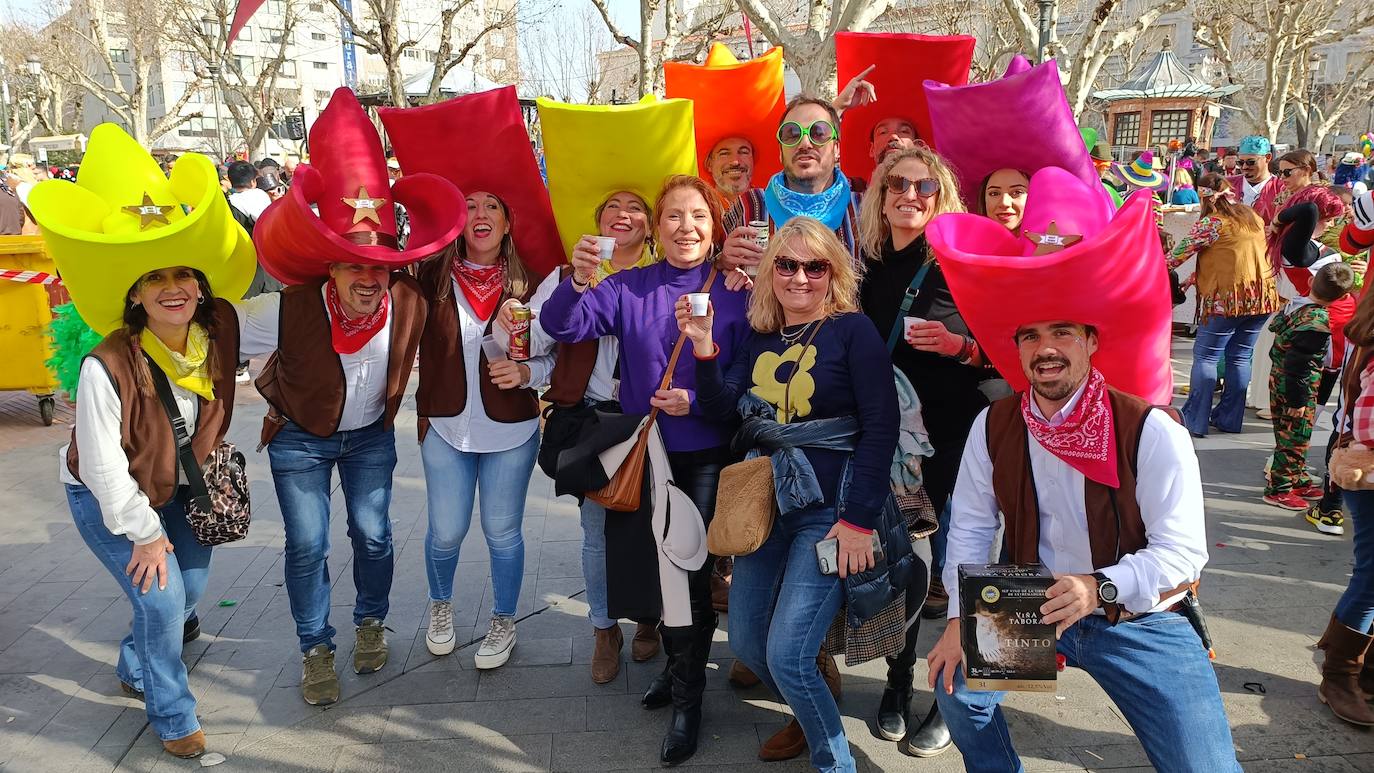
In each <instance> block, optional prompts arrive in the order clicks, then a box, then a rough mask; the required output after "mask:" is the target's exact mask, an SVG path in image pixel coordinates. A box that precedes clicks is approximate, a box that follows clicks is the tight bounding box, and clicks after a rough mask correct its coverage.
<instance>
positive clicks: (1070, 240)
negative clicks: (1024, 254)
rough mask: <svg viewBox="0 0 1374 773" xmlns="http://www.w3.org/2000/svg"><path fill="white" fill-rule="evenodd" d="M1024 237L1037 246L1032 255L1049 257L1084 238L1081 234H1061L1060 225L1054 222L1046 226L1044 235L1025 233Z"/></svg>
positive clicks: (1031, 232) (1032, 232)
mask: <svg viewBox="0 0 1374 773" xmlns="http://www.w3.org/2000/svg"><path fill="white" fill-rule="evenodd" d="M1022 235H1023V236H1025V237H1026V238H1027V239H1030V240H1031V241H1032V242H1034V243H1035V244H1036V248H1035V252H1033V253H1031V254H1032V255H1048V254H1050V253H1051V252H1058V251H1060V250H1062V249H1064V248H1065V247H1070V246H1073V245H1074V244H1077V243H1078V242H1081V241H1083V237H1082V236H1080V235H1079V234H1061V233H1059V224H1058V223H1056V222H1054V221H1053V220H1051V221H1050V224H1049V225H1047V226H1045V232H1044V233H1036V232H1034V231H1025V232H1023V233H1022Z"/></svg>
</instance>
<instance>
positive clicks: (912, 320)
mask: <svg viewBox="0 0 1374 773" xmlns="http://www.w3.org/2000/svg"><path fill="white" fill-rule="evenodd" d="M902 319H903V320H904V323H905V328H904V332H905V333H906V336H907V337H908V338H910V337H911V329H912V328H913V327H916V326H917V325H919V324H921V323H923V322H925V319H923V318H921V317H903V318H902Z"/></svg>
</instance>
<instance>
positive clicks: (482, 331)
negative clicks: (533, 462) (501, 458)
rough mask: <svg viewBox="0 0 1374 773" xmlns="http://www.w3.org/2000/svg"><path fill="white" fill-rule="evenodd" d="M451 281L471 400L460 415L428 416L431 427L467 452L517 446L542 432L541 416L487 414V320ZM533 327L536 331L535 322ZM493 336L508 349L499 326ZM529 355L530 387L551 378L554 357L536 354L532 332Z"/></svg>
mask: <svg viewBox="0 0 1374 773" xmlns="http://www.w3.org/2000/svg"><path fill="white" fill-rule="evenodd" d="M452 283H453V300H454V305H455V306H457V307H458V335H459V337H460V338H461V340H462V345H463V362H464V363H465V365H466V367H464V368H463V375H464V376H465V377H466V378H467V382H468V399H467V402H466V404H464V405H463V412H462V413H460V414H458V415H457V416H431V417H429V427H430V429H431V430H432V431H434V432H437V433H439V437H441V438H443V440H444V442H445V443H448V444H449V445H451V446H453V447H454V448H455V449H457V450H459V451H464V452H467V453H476V454H494V453H497V452H500V451H509V450H510V449H512V448H518V447H520V446H521V445H524V443H525V442H526V441H528V440H529V439H530V436H531V435H533V434H534V433H536V432H538V431H539V418H538V417H535V418H533V419H529V420H527V421H519V422H514V423H507V422H502V421H496V420H494V419H492V418H491V417H490V416H488V415H487V409H486V408H485V407H484V406H483V405H482V379H484V378H486V377H487V376H486V373H485V372H484V371H485V369H484V368H482V367H480V366H479V365H478V362H479V357H480V355H481V352H482V338H484V337H485V336H486V328H487V323H485V322H483V321H482V320H480V319H478V318H477V314H476V313H475V312H473V310H472V306H470V305H469V304H468V299H467V297H466V296H464V295H463V291H462V289H461V288H459V287H458V282H457V280H452ZM530 328H531V330H533V328H534V325H531V326H530ZM492 335H493V336H494V337H495V338H496V340H497V341H498V342H501V344H502V348H506V346H505V345H506V344H507V343H508V342H509V341H508V336H506V335H505V334H503V333H502V332H501V330H500V328H499V327H497V328H494V329H493V333H492ZM530 355H531V356H530V359H528V360H526V361H525V365H526V366H527V367H529V369H530V380H529V386H538V385H540V384H543V383H544V382H545V381H547V380H548V378H549V371H550V370H551V369H552V367H553V356H552V355H543V356H534V350H533V334H531V350H530Z"/></svg>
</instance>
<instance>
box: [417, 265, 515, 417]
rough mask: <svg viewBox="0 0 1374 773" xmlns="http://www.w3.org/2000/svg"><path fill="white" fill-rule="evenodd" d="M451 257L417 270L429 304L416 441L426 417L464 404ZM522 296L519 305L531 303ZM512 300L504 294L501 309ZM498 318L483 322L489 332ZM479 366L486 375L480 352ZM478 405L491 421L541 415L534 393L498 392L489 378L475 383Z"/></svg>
mask: <svg viewBox="0 0 1374 773" xmlns="http://www.w3.org/2000/svg"><path fill="white" fill-rule="evenodd" d="M452 261H453V257H452V256H451V255H449V254H447V253H445V254H440V255H439V256H438V257H435V258H431V259H430V260H428V261H426V262H425V263H424V264H422V265H421V266H420V276H419V280H420V286H421V288H423V292H424V294H425V298H426V299H427V300H428V301H429V319H428V321H427V322H426V323H425V333H424V337H423V338H421V339H420V385H419V387H418V388H417V389H416V392H415V411H416V413H418V414H419V415H420V423H419V432H420V439H421V440H424V437H425V433H426V432H427V431H428V430H429V421H427V418H428V417H430V416H457V415H459V414H460V413H462V412H463V411H464V410H465V409H466V407H467V402H468V380H467V364H466V362H465V361H464V357H463V339H462V331H461V330H460V328H459V324H460V323H459V321H458V301H457V299H455V298H454V297H453V272H452V268H451V267H452ZM529 296H530V293H529V291H527V292H526V294H525V296H524V297H522V298H520V301H521V302H522V303H523V302H526V301H528V300H529ZM509 297H510V296H508V295H506V294H504V293H503V294H502V296H501V299H500V300H499V301H498V302H497V308H498V309H499V308H500V307H501V304H502V303H505V302H506V301H507V300H508V299H509ZM495 321H496V315H495V314H493V315H492V318H491V319H490V320H488V321H487V326H486V332H487V333H490V332H491V329H492V323H493V322H495ZM477 356H478V365H477V367H479V368H481V372H482V373H483V374H484V376H489V374H490V372H489V370H488V366H487V355H486V354H485V353H482V352H479V353H478V355H477ZM478 381H479V383H480V385H481V387H480V388H481V398H482V407H483V408H484V409H485V410H486V412H487V416H488V417H490V418H491V420H492V421H499V422H502V423H505V424H515V423H518V422H522V421H528V420H529V419H533V418H535V417H536V416H538V415H539V397H538V396H537V395H536V394H535V392H534V390H533V389H501V388H499V387H497V386H496V385H495V384H493V383H491V379H490V378H489V377H484V378H481V379H479V380H478Z"/></svg>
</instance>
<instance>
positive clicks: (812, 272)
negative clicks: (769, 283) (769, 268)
mask: <svg viewBox="0 0 1374 773" xmlns="http://www.w3.org/2000/svg"><path fill="white" fill-rule="evenodd" d="M797 269H801V270H802V271H803V272H804V273H805V274H806V278H807V279H820V278H821V277H823V276H825V275H826V274H827V273H829V272H830V261H828V260H808V261H806V262H805V263H803V262H801V261H800V260H797V259H796V258H774V259H773V270H774V271H776V272H778V276H796V274H797Z"/></svg>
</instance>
